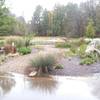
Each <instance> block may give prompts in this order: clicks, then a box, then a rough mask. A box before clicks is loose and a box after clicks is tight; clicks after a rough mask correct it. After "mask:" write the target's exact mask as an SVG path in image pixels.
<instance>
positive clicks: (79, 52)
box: [78, 44, 87, 57]
mask: <svg viewBox="0 0 100 100" xmlns="http://www.w3.org/2000/svg"><path fill="white" fill-rule="evenodd" d="M86 47H87V45H86V44H82V45H81V46H80V47H79V50H78V55H79V56H80V57H84V55H85V50H86Z"/></svg>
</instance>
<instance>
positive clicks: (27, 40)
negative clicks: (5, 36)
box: [23, 34, 32, 47]
mask: <svg viewBox="0 0 100 100" xmlns="http://www.w3.org/2000/svg"><path fill="white" fill-rule="evenodd" d="M23 40H24V46H25V47H28V46H29V45H30V41H31V40H32V35H29V34H28V35H25V36H24V37H23Z"/></svg>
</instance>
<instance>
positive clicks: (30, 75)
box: [28, 71, 37, 77]
mask: <svg viewBox="0 0 100 100" xmlns="http://www.w3.org/2000/svg"><path fill="white" fill-rule="evenodd" d="M36 74H37V71H33V72H31V73H30V74H29V75H28V76H29V77H34V76H36Z"/></svg>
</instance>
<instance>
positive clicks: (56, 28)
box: [52, 5, 65, 36]
mask: <svg viewBox="0 0 100 100" xmlns="http://www.w3.org/2000/svg"><path fill="white" fill-rule="evenodd" d="M64 16H65V7H64V6H61V5H55V8H54V11H53V27H52V28H53V29H52V30H53V35H55V36H56V35H63V34H64V32H63V22H64Z"/></svg>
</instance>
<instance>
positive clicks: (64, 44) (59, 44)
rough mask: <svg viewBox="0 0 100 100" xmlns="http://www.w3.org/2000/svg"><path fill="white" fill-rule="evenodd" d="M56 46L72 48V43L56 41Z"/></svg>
mask: <svg viewBox="0 0 100 100" xmlns="http://www.w3.org/2000/svg"><path fill="white" fill-rule="evenodd" d="M55 47H56V48H70V47H71V45H70V44H69V43H66V42H61V43H56V44H55Z"/></svg>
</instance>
